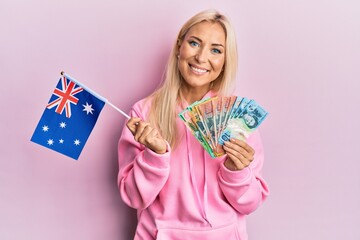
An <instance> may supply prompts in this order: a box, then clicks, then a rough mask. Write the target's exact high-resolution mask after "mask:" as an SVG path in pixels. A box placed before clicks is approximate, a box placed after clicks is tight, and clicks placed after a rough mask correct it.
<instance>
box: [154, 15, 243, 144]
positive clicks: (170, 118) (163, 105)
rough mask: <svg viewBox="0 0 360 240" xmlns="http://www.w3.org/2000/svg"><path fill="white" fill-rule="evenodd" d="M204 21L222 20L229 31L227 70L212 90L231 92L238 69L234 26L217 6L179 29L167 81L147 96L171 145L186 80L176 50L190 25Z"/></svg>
mask: <svg viewBox="0 0 360 240" xmlns="http://www.w3.org/2000/svg"><path fill="white" fill-rule="evenodd" d="M203 21H208V22H211V23H220V25H221V26H222V27H223V29H224V31H225V34H226V43H225V63H224V70H223V71H222V73H221V74H220V75H219V77H218V78H217V79H216V80H214V81H213V84H212V85H213V90H216V91H217V93H218V95H226V94H229V93H230V92H231V90H232V87H233V83H234V80H235V76H236V71H237V47H236V37H235V32H234V30H233V27H232V26H231V24H230V22H229V20H228V18H227V17H225V16H224V15H222V14H220V13H219V12H217V11H216V10H213V9H211V10H206V11H203V12H200V13H198V14H196V15H195V16H193V17H192V18H190V19H189V20H188V21H187V22H186V23H185V24H184V25H183V27H182V28H181V29H180V32H179V34H178V37H177V39H176V41H175V44H174V46H173V48H172V51H171V53H170V56H169V59H168V63H167V66H166V69H165V76H164V81H163V82H162V84H161V86H160V87H159V88H158V89H157V90H156V91H155V92H154V93H153V94H151V95H150V96H149V97H148V98H149V99H151V100H152V104H151V108H150V111H149V116H148V120H149V122H150V124H151V125H152V126H156V127H157V128H158V129H159V130H160V133H161V135H162V136H163V137H164V139H166V140H167V141H168V142H169V144H170V145H171V147H175V146H176V145H177V142H176V141H177V139H178V136H179V133H178V131H177V128H176V118H177V115H176V107H177V106H178V102H179V100H180V87H181V83H182V81H183V79H182V76H181V74H180V71H179V68H178V64H177V53H178V49H179V47H180V46H181V44H182V42H183V40H184V38H185V35H186V34H187V32H188V31H189V29H190V28H191V27H192V26H194V25H195V24H198V23H200V22H203Z"/></svg>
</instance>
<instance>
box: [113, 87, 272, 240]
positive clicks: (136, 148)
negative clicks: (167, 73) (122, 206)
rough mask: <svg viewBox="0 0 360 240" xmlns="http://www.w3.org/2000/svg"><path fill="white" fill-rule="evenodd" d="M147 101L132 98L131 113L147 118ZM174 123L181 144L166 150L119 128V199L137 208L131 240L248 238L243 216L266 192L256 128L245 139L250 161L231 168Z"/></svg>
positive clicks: (254, 206) (181, 125) (266, 194)
mask: <svg viewBox="0 0 360 240" xmlns="http://www.w3.org/2000/svg"><path fill="white" fill-rule="evenodd" d="M212 95H213V93H211V92H209V93H208V94H207V95H206V96H205V97H208V96H212ZM150 104H151V103H150V102H149V101H145V100H141V101H139V102H137V103H136V104H135V105H134V106H133V108H132V109H131V112H130V115H131V116H133V117H139V118H142V119H146V116H147V113H148V111H149V107H150ZM181 110H182V108H181V107H180V106H179V107H178V111H179V112H180V111H181ZM176 124H177V127H178V129H179V132H180V133H182V134H183V135H182V136H181V139H180V144H179V145H178V147H177V148H175V149H170V147H169V146H168V151H167V152H166V153H165V154H156V153H155V152H153V151H152V150H150V149H148V148H145V147H144V146H143V145H141V144H139V143H138V142H136V141H135V140H134V137H133V135H132V134H131V132H130V131H129V130H128V129H127V128H126V127H124V128H123V131H122V135H121V138H120V140H119V146H118V153H119V155H118V156H119V167H120V170H119V176H118V185H119V190H120V194H121V197H122V199H123V201H124V202H125V203H126V204H127V205H129V206H130V207H132V208H135V209H137V216H138V226H137V229H136V233H135V238H134V239H135V240H140V239H141V240H151V239H159V240H178V239H179V240H180V239H181V240H185V239H196V240H203V239H206V240H219V239H220V240H221V239H222V240H240V239H241V240H245V239H247V233H246V223H245V215H247V214H249V213H251V212H253V211H255V210H256V209H257V208H258V206H259V205H260V203H261V202H263V201H264V200H265V198H266V197H267V196H268V193H269V192H268V188H267V185H266V183H265V181H264V180H263V179H262V178H261V174H260V171H261V168H262V165H263V161H264V155H263V147H262V143H261V139H260V135H259V133H258V132H257V131H255V132H254V133H253V134H252V135H251V136H250V137H249V139H248V141H247V142H248V143H249V144H250V146H252V147H253V148H254V149H255V151H256V153H255V158H254V161H253V162H252V163H251V164H250V166H249V167H247V168H245V169H243V170H241V171H230V170H228V169H227V168H225V167H224V164H223V163H224V160H225V158H226V156H223V157H220V158H215V159H213V158H211V157H210V156H209V155H208V153H207V152H206V151H205V150H204V149H203V147H202V146H201V145H200V143H199V142H198V141H197V140H196V138H195V137H194V136H193V135H192V134H191V132H189V131H188V130H187V128H186V126H185V124H184V123H183V122H182V121H181V120H180V119H177V122H176Z"/></svg>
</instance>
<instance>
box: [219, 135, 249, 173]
mask: <svg viewBox="0 0 360 240" xmlns="http://www.w3.org/2000/svg"><path fill="white" fill-rule="evenodd" d="M224 150H225V152H226V154H227V155H228V158H227V159H226V161H225V163H224V165H225V167H226V168H227V169H229V170H232V171H237V170H242V169H244V168H246V167H248V166H249V165H250V163H251V162H252V161H253V160H254V154H255V151H254V149H253V148H252V147H250V145H249V144H247V143H246V142H244V141H242V140H239V139H235V138H232V139H230V142H225V144H224Z"/></svg>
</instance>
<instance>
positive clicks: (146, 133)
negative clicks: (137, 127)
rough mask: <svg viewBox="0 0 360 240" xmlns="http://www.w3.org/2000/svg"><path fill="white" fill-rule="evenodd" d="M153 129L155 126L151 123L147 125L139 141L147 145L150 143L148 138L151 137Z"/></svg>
mask: <svg viewBox="0 0 360 240" xmlns="http://www.w3.org/2000/svg"><path fill="white" fill-rule="evenodd" d="M152 130H153V128H152V127H150V125H146V126H145V127H144V129H143V131H142V133H141V136H140V137H139V139H138V141H139V143H142V144H144V145H146V144H147V143H148V138H149V137H150V138H151V135H150V133H151V132H152Z"/></svg>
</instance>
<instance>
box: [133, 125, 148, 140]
mask: <svg viewBox="0 0 360 240" xmlns="http://www.w3.org/2000/svg"><path fill="white" fill-rule="evenodd" d="M148 125H149V123H147V122H143V121H139V122H138V125H137V127H136V131H135V135H134V138H135V141H137V142H138V141H139V138H140V137H141V135H142V134H143V131H144V129H145V127H146V126H148Z"/></svg>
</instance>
